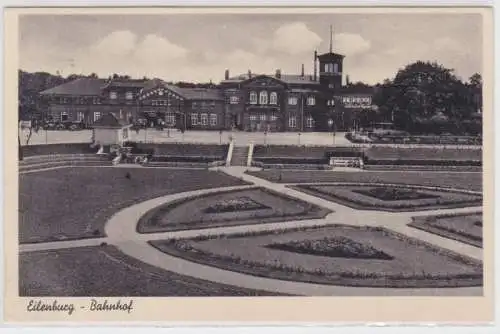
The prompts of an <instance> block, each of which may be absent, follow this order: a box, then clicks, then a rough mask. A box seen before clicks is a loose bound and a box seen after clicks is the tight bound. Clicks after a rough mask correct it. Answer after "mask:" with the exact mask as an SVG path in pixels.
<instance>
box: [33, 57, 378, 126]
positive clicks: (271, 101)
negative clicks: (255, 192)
mask: <svg viewBox="0 0 500 334" xmlns="http://www.w3.org/2000/svg"><path fill="white" fill-rule="evenodd" d="M314 62H315V66H314V68H315V69H316V68H318V66H317V64H316V63H317V62H319V76H318V75H317V73H314V74H313V75H305V74H304V72H303V70H302V73H301V74H300V75H282V74H281V71H280V70H277V71H276V73H275V74H274V75H260V74H252V73H251V72H250V71H249V72H248V73H247V74H244V75H239V76H236V77H230V76H229V71H228V70H226V75H225V79H224V80H223V81H222V82H221V83H220V85H218V88H212V89H205V88H180V87H177V86H175V85H170V84H167V83H165V82H164V81H162V80H159V79H154V80H130V79H128V80H123V79H115V80H104V79H94V78H81V79H76V80H74V81H72V82H70V83H67V84H64V85H61V86H58V87H55V88H52V89H49V90H46V91H44V92H42V93H41V94H40V96H41V98H40V103H39V106H40V108H41V109H42V112H43V113H44V114H45V115H46V117H48V118H51V119H53V120H54V121H64V122H83V123H85V124H88V125H92V124H93V123H94V122H95V121H96V120H98V119H99V117H101V116H102V115H104V114H106V113H113V114H114V115H115V116H117V117H120V118H124V119H127V120H141V121H142V122H143V123H146V124H147V125H148V126H156V125H158V124H159V123H164V124H165V125H166V126H169V127H175V128H179V129H185V130H191V129H198V130H222V129H234V128H236V129H240V130H242V131H273V132H279V131H296V132H304V131H314V130H316V129H317V128H318V126H317V125H318V124H316V122H315V115H317V114H318V113H323V114H327V115H329V116H328V118H329V119H332V120H334V122H335V124H336V129H337V130H345V129H348V128H351V127H352V124H353V117H352V115H354V114H355V109H356V108H352V106H350V107H349V108H345V107H343V98H342V97H343V96H346V95H349V92H348V91H346V90H345V87H342V71H343V65H342V62H343V56H342V55H338V54H335V53H327V54H323V55H320V56H317V55H316V53H315V59H314ZM367 94H368V96H369V97H370V98H371V95H370V94H371V93H370V92H368V93H367ZM354 95H355V94H354ZM333 100H335V102H334V103H333V102H332V103H331V102H330V101H333ZM370 101H371V100H370ZM370 103H371V102H370ZM367 110H368V109H367ZM323 128H324V126H323Z"/></svg>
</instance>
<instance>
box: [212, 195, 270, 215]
mask: <svg viewBox="0 0 500 334" xmlns="http://www.w3.org/2000/svg"><path fill="white" fill-rule="evenodd" d="M269 208H270V207H268V206H266V205H264V204H261V203H258V202H256V201H254V200H252V199H251V198H248V197H246V196H243V197H237V198H231V199H226V200H222V201H220V202H217V203H215V204H213V205H211V206H209V207H208V208H205V209H204V210H203V212H205V213H221V212H234V211H248V210H259V209H269Z"/></svg>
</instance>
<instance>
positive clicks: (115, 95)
mask: <svg viewBox="0 0 500 334" xmlns="http://www.w3.org/2000/svg"><path fill="white" fill-rule="evenodd" d="M117 97H118V94H116V92H109V98H110V99H111V100H116V98H117Z"/></svg>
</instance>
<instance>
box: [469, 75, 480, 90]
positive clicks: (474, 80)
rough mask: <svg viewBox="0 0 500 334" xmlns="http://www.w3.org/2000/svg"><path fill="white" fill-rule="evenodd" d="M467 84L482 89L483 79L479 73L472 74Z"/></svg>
mask: <svg viewBox="0 0 500 334" xmlns="http://www.w3.org/2000/svg"><path fill="white" fill-rule="evenodd" d="M469 84H470V85H471V86H474V87H478V88H479V87H482V85H483V77H482V76H481V74H479V73H474V74H473V75H471V76H470V78H469Z"/></svg>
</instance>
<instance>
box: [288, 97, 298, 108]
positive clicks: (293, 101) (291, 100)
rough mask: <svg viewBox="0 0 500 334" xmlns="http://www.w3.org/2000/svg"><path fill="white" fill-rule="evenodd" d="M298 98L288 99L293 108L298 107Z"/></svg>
mask: <svg viewBox="0 0 500 334" xmlns="http://www.w3.org/2000/svg"><path fill="white" fill-rule="evenodd" d="M297 101H298V99H297V97H296V96H291V97H289V98H288V104H289V105H291V106H296V105H297Z"/></svg>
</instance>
